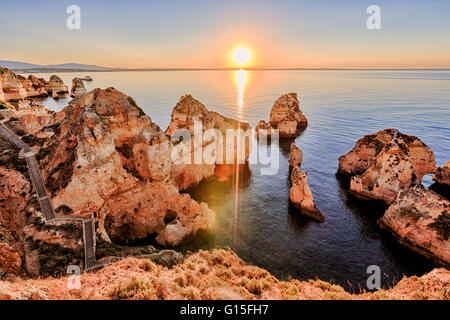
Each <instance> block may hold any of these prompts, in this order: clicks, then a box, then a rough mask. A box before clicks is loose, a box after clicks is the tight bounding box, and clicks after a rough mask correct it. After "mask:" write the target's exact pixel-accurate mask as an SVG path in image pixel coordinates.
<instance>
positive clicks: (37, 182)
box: [0, 123, 97, 270]
mask: <svg viewBox="0 0 450 320" xmlns="http://www.w3.org/2000/svg"><path fill="white" fill-rule="evenodd" d="M0 135H2V136H4V137H5V138H6V139H8V140H9V141H10V142H11V143H13V144H14V145H16V146H17V147H19V148H20V149H22V152H23V153H24V155H25V160H26V162H27V166H28V170H29V172H30V177H31V181H32V183H33V187H34V190H35V192H36V195H37V198H38V200H39V204H40V206H41V210H42V213H43V214H44V217H45V221H46V222H49V221H54V220H70V221H77V222H81V224H82V227H83V243H84V268H85V270H90V269H93V268H96V267H97V266H96V263H95V226H94V220H93V219H82V218H56V216H55V210H54V209H53V205H52V202H51V198H50V197H49V194H48V192H47V189H46V188H45V183H44V178H43V177H42V173H41V170H40V169H39V165H38V163H37V161H36V158H35V157H34V153H33V151H32V150H31V149H30V147H28V146H27V145H26V144H25V143H24V142H23V141H22V140H21V139H20V138H19V137H18V136H17V135H16V134H15V133H14V132H12V131H11V130H10V129H9V128H7V127H6V126H5V125H4V124H3V123H0Z"/></svg>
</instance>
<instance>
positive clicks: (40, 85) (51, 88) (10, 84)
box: [0, 67, 68, 101]
mask: <svg viewBox="0 0 450 320" xmlns="http://www.w3.org/2000/svg"><path fill="white" fill-rule="evenodd" d="M67 93H68V89H67V86H66V85H64V83H63V81H62V80H61V79H60V78H59V77H58V76H55V75H53V76H51V77H50V81H46V80H45V79H43V78H37V77H36V76H34V75H29V76H28V78H25V77H23V76H21V75H16V74H15V73H14V72H12V71H11V70H9V69H6V68H1V67H0V101H18V100H22V99H26V98H32V97H47V96H48V95H49V94H50V95H52V97H54V98H59V96H60V95H61V96H63V95H65V94H67Z"/></svg>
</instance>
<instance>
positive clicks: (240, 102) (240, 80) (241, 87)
mask: <svg viewBox="0 0 450 320" xmlns="http://www.w3.org/2000/svg"><path fill="white" fill-rule="evenodd" d="M246 81H247V71H245V70H244V69H240V70H237V71H236V83H237V87H238V99H237V107H238V109H237V112H238V116H239V120H241V119H242V116H243V107H244V93H245V82H246Z"/></svg>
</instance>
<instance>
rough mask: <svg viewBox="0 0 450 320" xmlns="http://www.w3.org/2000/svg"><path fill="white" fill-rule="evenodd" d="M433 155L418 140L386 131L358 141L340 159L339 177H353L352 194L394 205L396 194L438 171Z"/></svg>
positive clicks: (395, 131) (393, 131)
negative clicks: (340, 175) (341, 175)
mask: <svg viewBox="0 0 450 320" xmlns="http://www.w3.org/2000/svg"><path fill="white" fill-rule="evenodd" d="M435 166H436V163H435V157H434V154H433V152H432V151H431V150H430V148H429V147H427V146H426V145H425V144H424V143H423V142H422V141H421V140H420V139H419V138H417V137H414V136H409V135H406V134H403V133H401V132H399V131H398V130H396V129H386V130H383V131H380V132H378V133H375V134H371V135H367V136H365V137H363V138H362V139H360V140H358V142H357V143H356V145H355V147H354V148H353V149H352V150H351V151H350V152H349V153H347V154H346V155H343V156H341V157H340V158H339V173H340V174H344V175H348V176H351V177H352V178H351V181H350V192H351V193H353V194H354V195H356V196H358V197H360V198H363V199H373V200H382V201H384V202H386V203H387V204H390V203H392V202H393V201H394V200H395V198H396V196H397V193H398V192H399V191H400V190H402V189H406V188H409V187H410V186H413V185H419V184H420V183H421V182H422V178H423V176H424V175H425V174H427V173H433V172H434V170H435Z"/></svg>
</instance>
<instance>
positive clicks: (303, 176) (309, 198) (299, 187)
mask: <svg viewBox="0 0 450 320" xmlns="http://www.w3.org/2000/svg"><path fill="white" fill-rule="evenodd" d="M302 158H303V154H302V151H301V150H300V149H299V148H298V147H297V146H296V145H295V143H292V144H291V158H290V162H289V165H290V167H291V168H292V171H291V183H292V187H291V189H290V191H289V200H290V201H291V203H292V204H293V205H294V206H295V207H296V208H297V209H299V210H300V211H301V213H302V214H304V215H306V216H308V217H310V218H313V219H315V220H317V221H319V222H325V217H324V216H323V215H322V213H321V212H320V211H319V209H317V207H316V204H315V202H314V198H313V194H312V192H311V188H310V187H309V184H308V174H307V173H306V171H302V170H301V163H302Z"/></svg>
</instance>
